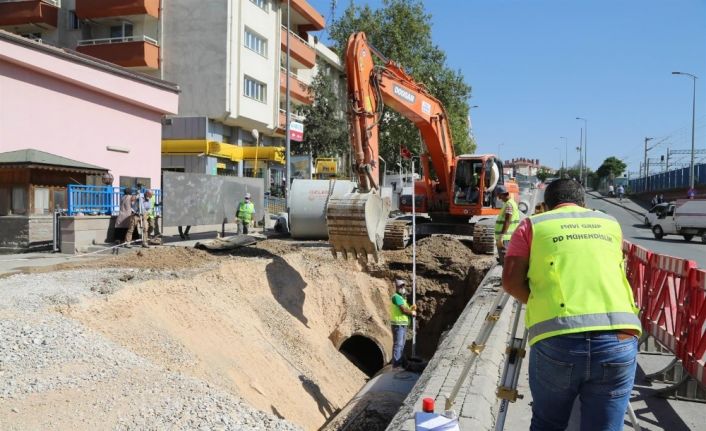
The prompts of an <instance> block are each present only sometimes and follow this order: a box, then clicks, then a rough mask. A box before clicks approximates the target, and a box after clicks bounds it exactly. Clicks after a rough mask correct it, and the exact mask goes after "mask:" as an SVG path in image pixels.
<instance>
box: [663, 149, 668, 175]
mask: <svg viewBox="0 0 706 431" xmlns="http://www.w3.org/2000/svg"><path fill="white" fill-rule="evenodd" d="M665 162H666V164H665V165H664V170H665V172H669V148H667V159H666V161H665Z"/></svg>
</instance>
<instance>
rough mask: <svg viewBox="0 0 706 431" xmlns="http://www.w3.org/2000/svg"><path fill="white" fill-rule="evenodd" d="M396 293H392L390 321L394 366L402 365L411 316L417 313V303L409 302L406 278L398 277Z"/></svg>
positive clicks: (395, 283)
mask: <svg viewBox="0 0 706 431" xmlns="http://www.w3.org/2000/svg"><path fill="white" fill-rule="evenodd" d="M394 285H395V293H394V294H393V295H392V298H391V300H392V302H391V304H390V323H391V324H392V366H393V367H401V366H402V365H403V363H402V362H403V361H402V351H403V350H404V345H405V341H406V340H407V327H408V326H409V323H410V320H411V319H410V317H415V316H416V315H417V312H416V309H417V306H416V305H412V306H410V305H409V304H408V303H407V298H406V295H407V283H405V281H404V280H400V279H396V280H395V282H394Z"/></svg>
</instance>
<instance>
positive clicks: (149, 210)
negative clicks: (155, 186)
mask: <svg viewBox="0 0 706 431" xmlns="http://www.w3.org/2000/svg"><path fill="white" fill-rule="evenodd" d="M145 215H146V219H147V222H146V223H145V224H146V226H147V238H157V237H160V236H162V235H161V234H160V232H159V215H158V214H157V198H156V196H155V195H154V193H153V192H152V190H146V191H145ZM143 230H144V229H143ZM145 241H146V239H145Z"/></svg>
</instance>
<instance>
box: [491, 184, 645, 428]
mask: <svg viewBox="0 0 706 431" xmlns="http://www.w3.org/2000/svg"><path fill="white" fill-rule="evenodd" d="M544 203H545V204H546V206H547V211H546V212H544V213H541V214H539V215H533V216H531V217H529V218H527V219H524V220H523V221H522V222H521V223H520V225H519V226H518V228H517V230H516V231H515V233H514V234H513V236H512V239H511V240H510V244H509V246H508V249H507V255H506V257H505V265H504V267H503V287H504V289H505V290H506V291H507V292H508V293H509V294H510V295H512V296H514V297H515V298H517V299H518V300H519V301H520V302H522V303H526V304H527V309H526V314H525V326H526V327H527V330H528V342H529V345H530V346H531V350H530V358H529V386H530V391H531V393H532V421H531V424H530V430H531V431H543V430H563V429H566V427H567V424H568V421H569V417H570V416H571V409H572V406H573V404H574V400H575V399H576V397H577V396H580V397H581V429H582V430H617V429H623V419H624V417H625V411H626V409H627V406H628V402H629V401H630V392H631V390H632V387H633V382H634V380H635V370H636V366H637V362H636V357H637V338H638V337H639V335H640V333H641V332H642V328H641V325H640V320H639V318H638V316H637V311H638V309H637V308H636V307H635V306H634V304H635V301H634V299H633V295H632V290H631V289H630V285H629V284H628V281H627V279H626V277H625V268H624V266H623V265H624V263H623V252H622V231H621V228H620V224H619V223H618V222H617V221H616V220H615V218H613V217H611V216H610V215H608V214H604V213H602V212H600V211H594V210H590V209H587V208H584V190H583V187H582V186H581V184H580V183H579V182H577V181H575V180H571V179H561V180H556V181H553V182H552V183H551V184H549V186H548V187H547V189H546V191H545V192H544Z"/></svg>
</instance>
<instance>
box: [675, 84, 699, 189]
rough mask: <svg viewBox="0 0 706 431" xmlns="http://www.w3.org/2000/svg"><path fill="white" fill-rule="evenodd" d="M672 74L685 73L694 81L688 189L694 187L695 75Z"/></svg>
mask: <svg viewBox="0 0 706 431" xmlns="http://www.w3.org/2000/svg"><path fill="white" fill-rule="evenodd" d="M672 75H686V76H688V77H689V78H691V80H692V81H693V82H694V95H693V97H692V99H691V161H690V162H689V189H693V188H694V122H695V119H696V79H697V78H698V77H697V76H696V75H692V74H691V73H686V72H672Z"/></svg>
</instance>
